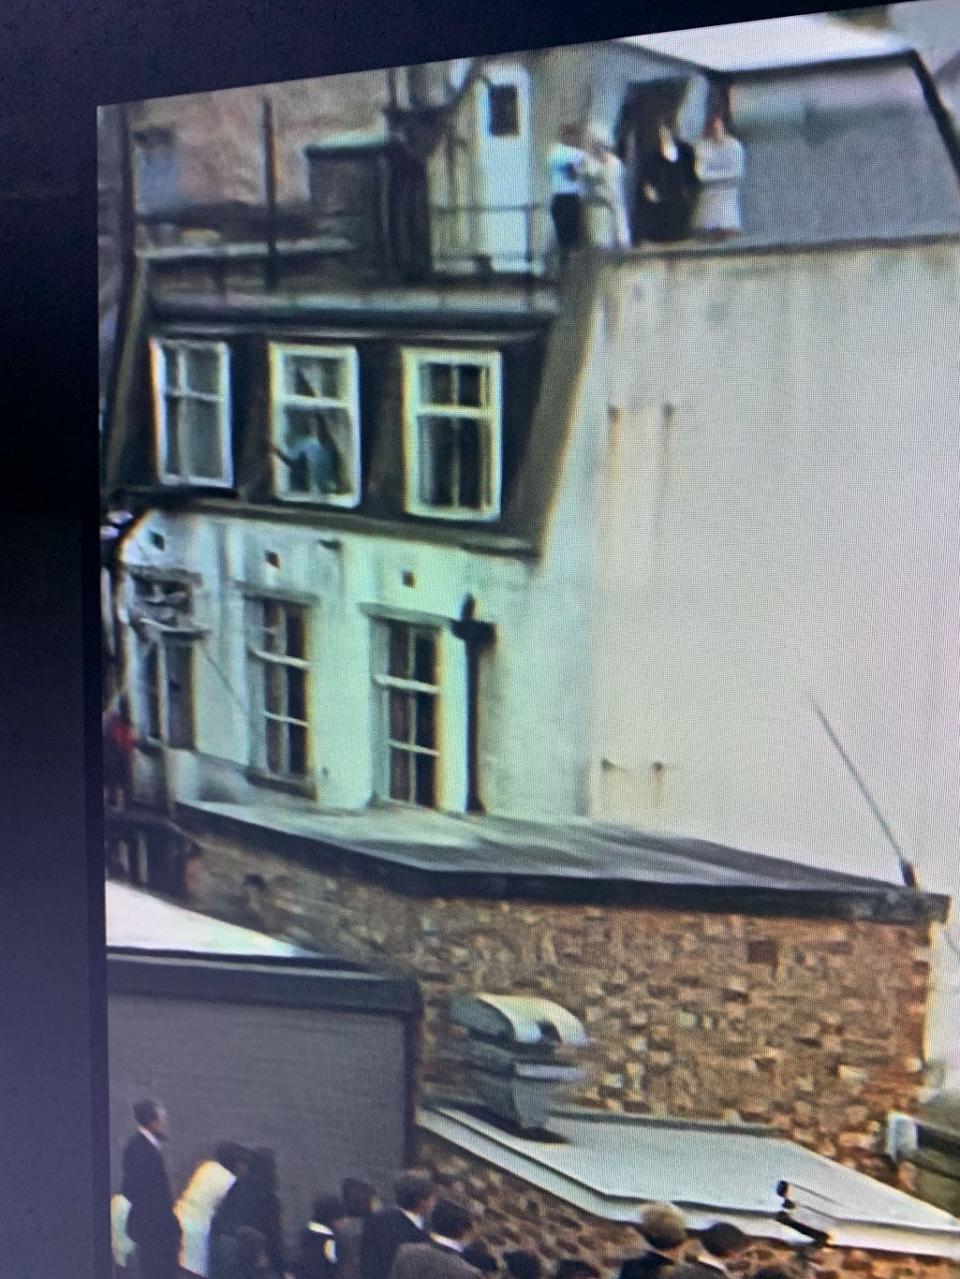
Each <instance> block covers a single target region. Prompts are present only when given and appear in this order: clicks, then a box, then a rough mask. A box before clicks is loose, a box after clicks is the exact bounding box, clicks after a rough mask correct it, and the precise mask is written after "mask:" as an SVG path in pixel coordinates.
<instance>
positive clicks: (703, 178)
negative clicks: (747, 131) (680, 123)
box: [693, 115, 745, 240]
mask: <svg viewBox="0 0 960 1279" xmlns="http://www.w3.org/2000/svg"><path fill="white" fill-rule="evenodd" d="M694 152H695V157H696V173H697V178H698V179H699V181H700V194H699V198H698V200H697V208H696V212H695V213H694V218H693V225H694V230H695V231H696V233H697V234H698V235H701V236H704V237H706V238H708V239H715V240H725V239H728V238H729V237H731V236H735V235H739V234H740V232H741V231H742V230H743V219H742V215H741V211H740V183H741V182H742V180H743V174H744V168H745V165H744V150H743V144H742V143H741V142H738V141H737V139H736V138H735V137H733V136H732V135H731V134H729V133H728V132H727V127H726V125H725V124H724V121H723V117H722V116H720V115H715V116H714V117H713V118H712V119H711V120H710V122H709V123H708V125H707V128H706V130H705V132H704V136H703V137H702V138H701V139H700V141H699V142H698V143H697V145H696V147H695V148H694Z"/></svg>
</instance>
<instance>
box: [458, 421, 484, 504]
mask: <svg viewBox="0 0 960 1279" xmlns="http://www.w3.org/2000/svg"><path fill="white" fill-rule="evenodd" d="M459 426H460V436H459V444H460V447H459V457H458V459H457V461H458V474H457V488H458V490H459V498H460V503H459V504H460V505H461V506H466V507H469V508H470V509H471V510H479V509H480V508H481V507H482V506H483V497H484V487H485V486H484V483H483V475H484V458H483V449H482V447H481V429H482V428H481V425H480V423H479V422H477V421H475V420H472V419H470V418H461V419H459Z"/></svg>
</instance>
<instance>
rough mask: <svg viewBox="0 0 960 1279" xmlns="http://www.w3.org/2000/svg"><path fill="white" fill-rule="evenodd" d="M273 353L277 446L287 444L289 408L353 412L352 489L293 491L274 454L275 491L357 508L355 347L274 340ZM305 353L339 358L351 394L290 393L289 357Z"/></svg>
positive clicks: (272, 400)
mask: <svg viewBox="0 0 960 1279" xmlns="http://www.w3.org/2000/svg"><path fill="white" fill-rule="evenodd" d="M269 352H270V440H271V443H272V444H273V446H274V447H275V448H282V447H283V440H284V426H285V412H286V410H287V409H288V408H298V409H311V410H319V411H322V410H323V409H325V408H328V409H340V410H344V409H345V410H346V411H347V412H348V413H349V415H350V424H351V429H350V458H349V463H350V471H349V478H350V490H349V492H347V493H291V492H290V491H289V488H288V487H287V483H286V480H287V476H288V474H289V472H288V468H287V467H286V464H285V463H284V462H283V461H282V460H281V459H280V458H278V457H277V456H276V455H275V454H273V453H271V461H272V466H273V491H274V493H275V494H276V495H277V496H278V497H281V498H283V500H284V501H285V502H309V503H320V504H322V505H324V506H341V507H347V508H353V507H355V506H358V505H359V504H360V497H361V487H360V486H361V480H362V477H361V473H360V470H361V468H360V369H359V358H358V355H357V348H356V347H355V346H341V345H329V344H327V343H296V344H294V343H286V342H271V343H270V344H269ZM291 356H293V357H296V356H303V357H307V358H310V357H312V358H313V359H322V360H329V359H336V360H340V361H342V362H343V364H344V365H345V368H346V387H347V394H346V396H345V398H344V399H342V400H337V399H333V398H331V397H326V396H319V397H318V396H308V395H290V394H288V393H287V392H286V390H285V389H284V388H285V385H286V383H285V378H284V374H285V371H286V369H285V365H286V361H287V358H288V357H291Z"/></svg>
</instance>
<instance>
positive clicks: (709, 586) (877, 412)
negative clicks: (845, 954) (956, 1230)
mask: <svg viewBox="0 0 960 1279" xmlns="http://www.w3.org/2000/svg"><path fill="white" fill-rule="evenodd" d="M958 266H960V248H958V246H957V245H956V244H942V245H937V246H928V247H919V246H915V247H910V246H901V247H891V248H886V249H883V250H866V249H861V250H857V249H853V248H851V249H847V250H838V251H828V252H819V253H793V254H777V253H768V254H762V255H755V256H749V255H738V254H713V255H696V254H691V255H689V256H685V257H679V258H675V259H673V260H669V259H663V258H661V259H657V258H646V259H635V260H634V261H633V262H630V263H628V264H626V265H625V266H624V267H623V268H622V269H620V270H619V271H617V270H616V269H614V268H611V269H610V270H609V273H608V277H607V286H606V291H607V303H606V305H607V306H608V307H609V308H612V310H614V311H616V312H617V313H618V318H617V319H616V320H615V322H614V332H615V337H613V339H612V341H611V343H610V345H609V347H608V349H607V351H606V353H605V355H604V353H603V352H602V351H601V350H600V349H599V348H598V349H597V352H596V357H597V358H598V359H599V360H602V361H603V362H604V364H605V367H606V370H607V391H606V394H607V398H608V400H609V403H610V404H611V405H613V406H614V407H615V408H616V410H617V413H616V414H615V415H614V420H612V421H611V424H610V426H609V428H608V431H607V436H606V470H605V478H604V490H603V493H604V496H603V500H602V502H601V512H602V549H601V555H600V561H599V571H598V576H597V585H596V595H595V602H594V606H593V609H592V612H593V616H594V629H593V648H594V655H595V658H596V666H595V671H594V677H593V679H594V683H593V687H594V711H595V723H594V730H593V732H594V760H593V786H592V811H593V812H594V813H595V814H596V815H597V816H598V817H603V818H610V819H616V820H623V821H626V822H630V823H637V824H639V825H642V826H647V827H655V828H662V829H666V830H674V831H682V832H684V833H686V834H689V835H698V836H702V837H705V838H709V839H716V840H719V841H723V842H725V843H729V844H732V845H735V846H738V847H742V848H747V849H754V850H756V851H758V852H761V853H768V854H778V855H781V856H786V857H790V858H795V859H797V860H800V861H803V862H806V863H809V864H813V865H821V866H824V867H832V868H838V869H843V870H846V871H850V872H854V873H861V874H867V875H874V876H879V877H882V878H888V879H891V880H894V881H895V880H896V879H897V864H896V861H895V857H894V854H893V853H892V851H891V850H890V848H889V845H888V844H887V842H886V840H885V838H884V836H883V833H882V831H881V830H880V828H879V826H878V824H877V822H876V820H875V819H874V817H873V816H872V815H871V813H870V811H869V809H868V806H867V804H866V803H865V802H864V800H863V799H862V798H861V796H860V794H859V793H858V791H857V788H856V786H855V784H854V782H853V780H852V779H851V777H850V776H849V774H848V773H847V771H846V770H845V768H844V766H843V764H842V762H841V760H840V758H839V756H838V754H837V752H836V750H835V749H834V747H833V746H832V745H831V743H830V741H829V739H828V737H827V735H826V733H825V732H824V730H823V728H822V727H821V725H820V723H819V722H818V720H817V718H816V715H815V714H814V711H813V709H812V705H811V699H815V700H816V701H817V702H818V703H819V704H820V706H821V707H822V709H823V711H824V712H825V713H826V715H827V716H828V718H829V719H830V721H831V722H832V724H833V727H834V729H835V731H836V733H837V734H838V735H839V737H840V738H841V740H842V742H843V743H844V745H845V747H846V750H847V752H848V753H849V755H850V756H851V757H852V759H853V760H854V761H855V763H856V765H857V767H858V769H859V770H860V772H861V773H862V775H863V776H864V778H865V779H866V781H867V784H868V785H869V787H870V789H871V791H872V793H873V795H874V797H875V799H876V801H877V803H878V804H879V806H880V808H881V810H882V811H883V813H884V815H885V816H886V818H887V821H888V822H889V824H890V826H891V827H892V829H893V831H894V832H895V834H896V836H897V838H898V840H899V841H900V843H901V845H902V846H903V848H904V851H905V853H906V856H907V857H908V858H909V859H910V860H911V861H912V862H913V863H914V864H915V866H916V868H917V872H918V875H919V877H920V880H921V883H922V884H923V886H925V887H927V888H930V889H934V890H938V891H940V892H947V893H951V894H955V893H957V892H958V890H960V871H958V848H960V788H958V785H957V781H958V776H960V773H958V763H960V750H958V714H957V712H958V707H960V649H958V643H957V640H958V634H957V632H958V618H960V558H958V554H957V552H958V546H960V456H958V454H960V440H958V418H960V367H958V361H957V338H958V332H960V291H958ZM666 406H672V407H666ZM603 759H607V760H608V761H609V763H608V765H607V766H603V765H602V763H601V761H602V760H603ZM658 764H661V765H662V768H660V767H657V765H658ZM954 931H955V930H954ZM946 954H947V957H949V954H950V952H946ZM950 964H952V965H953V968H954V970H955V968H956V963H955V958H954V959H951V960H950ZM948 968H949V964H948V965H947V967H946V968H942V969H941V976H940V978H938V980H939V981H941V983H942V984H943V983H945V984H946V985H949V984H950V983H955V981H956V978H955V975H954V976H951V975H950V974H949V972H948ZM946 1002H947V1003H951V1004H952V1011H951V1016H952V1017H953V1018H954V1024H957V1023H956V1006H957V1005H956V1000H955V999H953V1000H952V1001H951V1000H947V1001H946ZM955 1044H956V1036H954V1041H953V1044H952V1046H951V1053H952V1055H953V1057H954V1059H955V1058H956V1052H957V1050H956V1046H955ZM937 1051H938V1052H939V1051H940V1049H939V1048H938V1049H937Z"/></svg>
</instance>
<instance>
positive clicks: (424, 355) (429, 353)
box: [401, 346, 503, 523]
mask: <svg viewBox="0 0 960 1279" xmlns="http://www.w3.org/2000/svg"><path fill="white" fill-rule="evenodd" d="M401 356H402V377H403V444H404V468H403V469H404V507H405V509H406V511H407V512H408V513H409V514H411V515H419V516H423V517H425V518H428V519H433V520H452V521H455V522H458V523H461V522H464V521H469V522H471V523H485V522H486V523H489V522H490V521H493V520H497V519H499V518H500V515H501V498H502V484H503V354H502V352H501V351H499V350H491V349H490V348H488V347H487V348H484V347H471V348H451V347H425V346H404V347H403V348H402V350H401ZM424 364H446V365H453V366H455V365H458V364H472V365H476V366H478V367H479V368H481V369H484V370H486V372H487V375H488V376H489V379H490V405H489V407H488V408H483V407H480V408H472V407H470V406H468V405H434V404H423V403H422V402H421V400H420V370H421V368H422V366H423V365H424ZM420 417H447V418H472V419H474V420H476V421H477V422H479V423H485V422H486V423H489V439H488V449H489V454H488V456H487V458H486V465H487V472H488V476H487V483H488V492H487V494H485V495H484V501H483V503H482V505H481V506H480V507H479V508H474V507H465V506H451V507H441V506H433V505H431V504H430V503H428V502H424V501H423V500H422V498H421V497H420V491H421V482H422V478H423V466H422V454H421V447H420V432H419V418H420ZM481 450H482V446H481ZM481 456H482V451H481ZM482 478H483V477H481V480H482Z"/></svg>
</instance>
